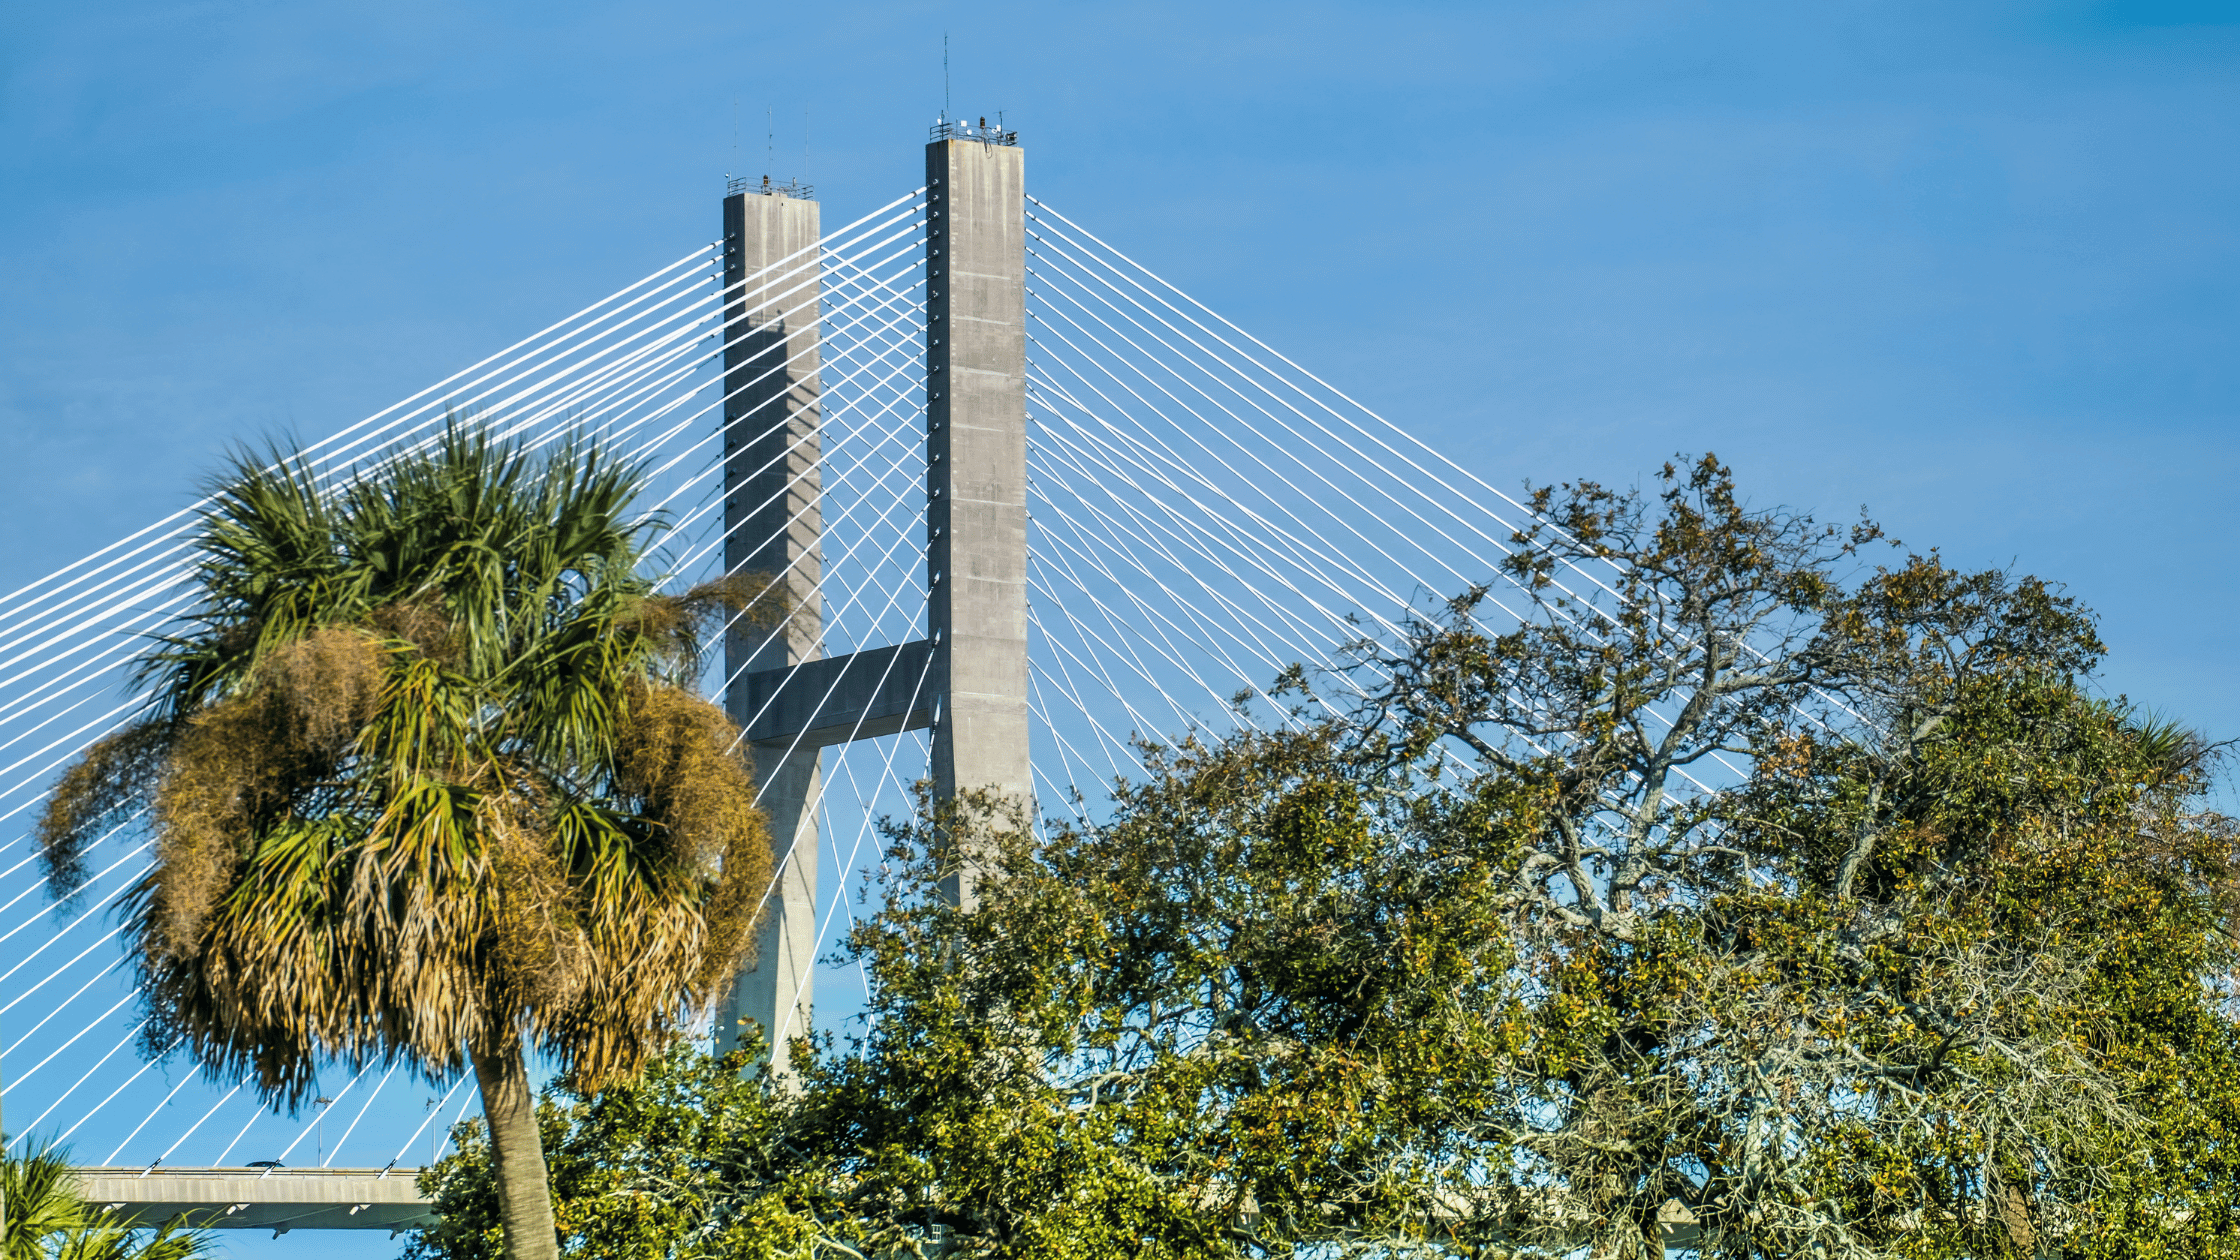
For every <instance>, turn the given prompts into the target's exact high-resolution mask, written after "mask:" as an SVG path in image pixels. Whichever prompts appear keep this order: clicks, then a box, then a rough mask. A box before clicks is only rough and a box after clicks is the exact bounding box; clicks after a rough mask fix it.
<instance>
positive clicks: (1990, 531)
mask: <svg viewBox="0 0 2240 1260" xmlns="http://www.w3.org/2000/svg"><path fill="white" fill-rule="evenodd" d="M773 12H780V13H782V12H783V11H782V10H780V9H779V8H778V7H777V6H731V5H710V4H695V3H677V2H674V0H667V2H661V3H642V4H637V5H632V6H627V7H622V6H614V7H597V6H583V5H572V4H566V3H557V4H556V3H539V4H534V5H526V4H525V5H518V6H505V5H437V4H425V3H415V2H413V0H405V2H403V3H396V2H385V3H382V4H378V5H374V4H353V3H324V4H319V5H287V4H270V3H265V4H256V3H229V4H214V3H211V4H167V3H119V4H110V5H103V6H64V5H45V6H14V7H13V8H12V9H11V10H10V11H9V15H8V16H7V18H6V19H5V22H6V26H5V28H4V37H0V67H4V70H0V73H4V80H0V277H4V279H0V441H4V442H5V448H6V451H7V457H6V459H5V460H4V461H0V533H4V537H5V539H6V546H5V548H4V549H0V589H6V588H13V587H14V586H16V585H17V584H19V583H20V582H21V581H23V580H26V579H28V578H30V577H33V576H36V575H37V574H39V573H43V572H45V571H47V570H49V569H51V568H53V567H55V566H56V565H58V564H61V563H64V562H66V561H68V560H70V559H72V558H74V557H76V556H78V555H81V554H83V553H84V552H86V551H88V550H91V549H93V548H94V547H96V546H98V545H100V544H101V543H103V542H105V541H106V540H108V539H111V538H113V537H116V536H117V535H119V534H121V533H124V532H126V531H128V530H130V529H132V528H136V527H137V526H139V525H140V524H142V523H144V522H146V521H147V520H149V519H152V518H153V517H154V516H156V515H159V514H160V513H161V512H163V511H166V510H168V509H170V508H172V507H174V506H176V505H178V504H179V503H181V502H183V501H184V499H185V498H186V496H187V494H188V488H189V486H190V484H191V483H192V481H193V480H194V478H195V477H196V476H197V475H198V474H199V473H200V472H202V471H203V470H206V469H207V468H208V467H210V464H211V461H212V458H213V456H214V454H215V452H216V451H217V450H218V449H219V448H220V447H221V446H222V445H223V444H224V443H226V442H228V441H230V440H234V439H236V438H241V437H247V436H256V435H261V434H266V433H270V432H275V431H282V430H293V431H296V432H300V433H302V434H305V435H307V436H316V435H318V434H320V433H323V432H326V431H328V430H329V429H331V428H334V427H337V426H339V425H341V424H343V423H346V422H348V421H349V420H352V419H355V418H357V417H359V416H362V415H364V414H366V413H368V412H370V411H372V410H374V409H376V408H378V407H380V406H382V405H383V404H385V403H386V402H388V401H390V400H392V399H394V398H397V397H400V396H402V395H404V394H406V393H409V392H411V391H413V390H414V389H417V388H418V387H419V386H421V385H422V384H425V383H427V382H429V381H431V380H434V379H436V378H438V377H440V376H442V375H445V374H447V373H448V372H450V371H451V370H453V369H455V368H457V367H459V366H461V365H463V364H465V363H467V362H471V361H472V360H474V359H476V358H479V357H481V355H483V354H484V353H487V352H488V351H490V350H492V349H495V348H497V347H498V346H501V345H503V344H506V343H507V342H510V341H511V340H513V339H514V338H515V337H516V336H518V335H520V334H522V333H524V332H526V331H528V330H530V329H533V328H536V327H540V326H542V325H543V324H544V323H546V322H547V321H548V320H549V319H551V318H553V317H555V316H556V315H558V314H560V313H563V312H565V311H567V310H571V309H574V307H575V306H576V305H579V304H580V303H581V302H582V301H585V300H588V299H589V298H591V297H593V296H596V295H598V294H601V293H605V292H607V291H609V290H611V289H612V288H614V287H616V286H617V285H619V284H620V283H623V282H625V281H627V280H629V279H631V278H634V277H636V276H638V275H641V274H643V273H644V272H645V271H647V270H650V269H651V268H652V267H653V266H655V265H658V264H659V263H662V262H666V261H667V260H669V259H671V258H673V257H675V256H677V255H678V254H679V253H680V252H681V251H682V250H683V249H684V248H688V247H689V246H690V245H692V244H694V243H696V242H699V241H703V240H706V239H708V238H709V236H711V235H712V234H713V228H714V225H715V216H716V198H717V193H718V188H719V181H720V179H721V177H722V176H723V175H724V174H725V173H726V172H727V171H739V172H743V173H748V174H760V173H762V171H763V168H764V166H765V165H773V166H774V168H775V171H776V173H777V174H779V175H780V176H781V177H786V176H794V175H803V176H806V177H807V178H809V179H811V180H813V181H814V182H815V183H816V184H817V185H818V186H819V188H820V190H821V195H822V198H823V200H824V201H825V203H826V205H827V206H828V209H829V212H830V213H835V214H843V215H848V214H850V213H851V211H852V209H854V208H868V207H869V206H870V205H874V204H877V203H878V202H880V201H884V200H885V199H886V198H887V197H888V196H889V195H892V193H893V192H895V191H899V190H900V189H902V188H904V187H907V186H909V184H910V183H912V182H914V179H913V176H914V174H915V165H916V163H917V145H918V143H919V141H920V139H921V137H922V136H923V134H924V133H923V131H922V127H923V126H924V124H925V123H926V122H928V121H930V120H931V118H932V116H933V114H934V112H935V111H936V110H938V109H940V108H941V105H942V66H941V44H942V36H943V34H944V32H947V33H948V35H949V39H950V45H951V63H952V75H951V78H952V83H953V87H952V99H953V100H954V102H955V106H956V108H957V110H958V111H960V112H964V113H969V114H977V113H979V112H981V111H988V112H993V111H995V110H998V109H1001V110H1004V111H1006V117H1007V118H1008V119H1009V121H1010V122H1011V123H1012V124H1014V125H1015V126H1016V127H1018V128H1019V130H1020V131H1021V133H1022V135H1023V137H1024V141H1025V143H1026V145H1027V146H1028V147H1029V150H1030V161H1031V162H1032V171H1033V182H1034V185H1035V187H1036V189H1037V192H1038V194H1039V195H1040V196H1042V197H1044V198H1045V199H1047V200H1049V201H1050V202H1051V203H1052V204H1054V205H1056V206H1058V207H1059V208H1060V209H1063V210H1065V211H1066V212H1067V213H1069V214H1072V215H1074V216H1075V217H1077V218H1081V219H1083V220H1084V221H1085V222H1088V223H1090V224H1093V225H1094V226H1096V227H1097V228H1099V229H1100V231H1101V232H1102V233H1103V234H1104V235H1105V236H1106V237H1107V238H1108V239H1110V240H1112V241H1114V242H1115V243H1116V244H1119V245H1121V246H1122V247H1123V248H1126V249H1129V250H1130V252H1132V253H1134V254H1135V255H1136V256H1137V257H1139V258H1142V259H1144V260H1145V261H1147V262H1149V263H1150V264H1151V265H1153V266H1154V267H1155V268H1157V269H1159V270H1161V271H1162V272H1163V273H1165V274H1166V275H1168V276H1169V277H1171V278H1172V279H1174V280H1176V281H1177V282H1179V283H1181V284H1182V285H1183V286H1184V287H1186V288H1189V289H1192V290H1193V291H1195V292H1197V293H1198V294H1199V295H1200V296H1202V297H1204V298H1206V299H1207V300H1208V301H1209V302H1210V303H1211V304H1212V305H1214V306H1215V307H1217V308H1219V309H1221V310H1223V311H1225V312H1226V313H1228V314H1230V315H1231V316H1232V317H1234V318H1236V319H1237V320H1239V321H1240V322H1241V323H1243V324H1245V325H1246V326H1248V327H1250V328H1252V329H1254V330H1255V331H1257V332H1258V333H1260V334H1261V335H1262V336H1264V337H1265V338H1267V339H1268V340H1269V341H1271V342H1272V343H1274V344H1275V345H1277V346H1278V347H1281V348H1283V349H1285V350H1287V351H1289V352H1291V353H1292V354H1293V355H1294V356H1295V357H1297V358H1299V359H1300V360H1301V361H1303V362H1305V363H1307V364H1309V365H1311V366H1314V367H1315V368H1317V369H1318V370H1320V371H1323V372H1324V373H1325V374H1327V375H1329V376H1330V377H1331V378H1332V379H1333V380H1334V381H1335V382H1337V383H1339V384H1341V385H1343V386H1345V387H1347V388H1349V389H1350V390H1351V391H1352V392H1354V393H1356V394H1357V395H1361V396H1373V397H1374V398H1375V399H1376V400H1377V401H1378V402H1379V403H1380V404H1381V406H1382V407H1383V409H1384V410H1385V411H1386V413H1387V414H1388V415H1390V416H1392V417H1393V418H1394V419H1396V420H1398V421H1400V422H1401V423H1403V424H1405V425H1408V426H1410V427H1412V428H1414V429H1415V430H1416V431H1418V432H1420V433H1422V434H1424V435H1425V436H1426V437H1428V438H1430V439H1431V440H1433V441H1434V442H1436V443H1438V444H1439V445H1441V446H1442V447H1443V448H1444V449H1446V450H1448V451H1450V452H1452V453H1454V454H1456V455H1457V457H1459V458H1463V459H1464V462H1466V463H1467V464H1469V465H1470V466H1471V467H1473V468H1474V469H1476V470H1478V471H1480V472H1482V473H1484V474H1486V475H1487V476H1488V478H1489V479H1491V480H1494V481H1496V482H1498V483H1501V484H1514V483H1516V482H1519V481H1521V480H1523V479H1524V478H1526V477H1531V478H1535V479H1538V480H1543V481H1545V480H1549V479H1554V478H1562V477H1569V476H1576V475H1592V476H1595V477H1600V478H1604V479H1612V480H1631V479H1633V478H1634V477H1636V476H1638V475H1640V474H1641V473H1642V471H1643V470H1645V469H1649V468H1652V467H1654V466H1655V465H1656V464H1657V463H1658V462H1659V461H1661V460H1662V459H1663V458H1665V457H1666V456H1668V455H1670V454H1672V453H1673V452H1675V451H1681V450H1687V451H1700V450H1704V449H1711V450H1716V451H1717V452H1718V453H1719V454H1721V455H1722V456H1725V457H1727V458H1728V459H1729V460H1731V461H1732V462H1733V463H1734V464H1735V466H1736V467H1737V469H1738V470H1739V472H1740V474H1741V476H1742V477H1743V479H1744V483H1745V485H1746V486H1747V487H1748V488H1749V489H1750V491H1751V493H1752V494H1753V496H1754V497H1755V498H1756V500H1757V501H1759V502H1761V503H1774V502H1783V503H1789V504H1795V505H1800V506H1806V507H1811V508H1814V509H1817V510H1820V511H1823V512H1825V513H1828V514H1830V515H1836V516H1849V515H1850V514H1852V513H1854V512H1855V511H1856V510H1857V508H1858V506H1859V505H1860V504H1861V503H1865V504H1868V505H1870V506H1871V507H1872V508H1873V509H1874V510H1875V512H1876V513H1877V515H1879V516H1880V517H1881V518H1883V519H1884V520H1885V521H1887V522H1888V523H1889V524H1890V526H1891V527H1892V530H1893V532H1894V533H1896V534H1897V535H1898V536H1900V537H1902V538H1904V539H1906V540H1907V541H1908V542H1909V543H1914V544H1919V545H1938V546H1941V547H1942V548H1943V549H1944V550H1945V552H1946V554H1947V555H1949V556H1951V557H1953V558H1954V559H1956V560H1960V561H1963V562H1966V563H1970V564H2002V565H2003V564H2012V565H2015V566H2017V567H2019V568H2022V569H2025V570H2030V571H2033V572H2039V573H2044V574H2047V575H2050V576H2053V577H2057V578H2059V579H2061V580H2063V581H2065V582H2067V583H2068V584H2069V586H2070V587H2071V589H2072V590H2073V591H2075V592H2076V593H2077V594H2079V595H2081V596H2083V597H2085V598H2086V599H2088V600H2089V601H2090V602H2092V603H2093V604H2095V605H2096V606H2098V607H2099V608H2100V609H2101V610H2102V611H2103V612H2104V613H2105V614H2106V616H2107V619H2108V629H2109V638H2110V642H2111V644H2112V645H2113V647H2114V648H2115V655H2114V656H2113V658H2112V659H2111V662H2110V668H2109V674H2108V679H2109V685H2110V686H2111V687H2112V688H2114V689H2117V690H2122V691H2126V692H2129V693H2131V694H2133V695H2134V696H2136V697H2138V698H2141V699H2144V700H2148V701H2151V702H2153V703H2156V704H2160V705H2164V706H2166V707H2170V708H2172V709H2174V710H2176V711H2178V712H2181V713H2183V714H2184V715H2186V716H2188V717H2190V718H2193V719H2194V720H2197V721H2199V722H2201V723H2204V724H2206V725H2207V726H2209V727H2210V728H2211V729H2212V730H2215V731H2218V732H2222V733H2226V734H2240V683H2236V682H2235V680H2234V679H2233V677H2232V675H2231V672H2230V671H2229V670H2228V669H2227V668H2226V662H2227V660H2228V659H2229V657H2230V655H2231V653H2232V650H2233V649H2234V647H2235V646H2240V643H2236V639H2240V636H2236V635H2235V633H2234V632H2233V631H2232V630H2231V629H2230V628H2229V627H2230V625H2231V621H2232V619H2231V617H2230V615H2229V614H2230V613H2231V611H2232V600H2231V597H2230V596H2228V595H2227V594H2226V593H2225V592H2226V588H2227V583H2226V582H2225V581H2224V580H2223V578H2224V571H2225V566H2224V564H2223V558H2224V552H2225V548H2226V545H2227V540H2228V539H2230V538H2231V537H2233V535H2234V533H2235V530H2234V528H2233V527H2234V525H2235V524H2236V523H2240V509H2236V508H2235V507H2234V506H2233V500H2232V498H2231V496H2230V495H2229V494H2228V493H2227V492H2226V487H2227V485H2228V483H2229V482H2230V481H2231V478H2232V474H2233V473H2234V471H2235V469H2236V463H2240V438H2236V436H2235V427H2234V425H2233V423H2232V422H2233V420H2234V411H2235V400H2236V399H2240V389H2236V385H2240V355H2236V354H2235V353H2234V351H2235V349H2236V345H2235V336H2236V333H2240V302H2236V297H2240V284H2236V282H2240V226H2236V224H2240V219H2236V216H2235V211H2236V210H2240V164H2236V163H2234V162H2233V161H2232V159H2231V155H2232V154H2233V153H2235V152H2240V143H2236V141H2240V135H2236V134H2235V133H2236V131H2240V110H2236V109H2235V106H2236V104H2240V100H2236V98H2235V87H2236V84H2240V59H2236V57H2235V52H2236V50H2240V26H2236V25H2235V19H2236V18H2240V6H2236V5H2234V4H2231V3H2220V4H2208V3H2180V2H2178V0H2147V2H2143V3H2098V4H2096V3H2086V2H2083V0H2077V2H2073V3H2060V4H2018V3H1976V4H1968V5H1952V4H1941V3H1938V4H1931V3H1921V4H1893V3H1888V2H1879V3H1873V4H1854V3H1829V4H1818V5H1795V4H1772V3H1768V4H1751V3H1723V4H1703V3H1694V4H1691V3H1670V2H1663V3H1562V4H1545V5H1516V4H1488V3H1471V4H1379V5H1366V4H1331V3H1307V4H1289V5H1256V4H1207V3H1192V4H1179V3H1177V4H1160V3H1149V4H1103V5H1099V4H1069V5H1035V6H1026V5H1016V4H1004V3H989V4H976V5H971V6H949V5H942V4H933V3H896V4H826V5H818V6H800V7H798V8H796V9H794V10H793V11H792V13H793V14H794V15H795V16H783V15H781V16H777V17H771V16H768V15H769V14H771V13H773ZM735 101H736V105H734V102H735ZM805 113H806V117H807V121H808V136H807V143H808V152H807V156H806V158H804V157H803V156H802V146H803V134H802V131H803V128H802V121H803V118H804V114H805ZM768 118H774V119H775V130H776V132H777V136H776V140H775V150H776V159H775V162H774V163H766V161H765V151H766V143H765V139H764V136H765V132H766V130H767V127H766V122H765V120H766V119H768Z"/></svg>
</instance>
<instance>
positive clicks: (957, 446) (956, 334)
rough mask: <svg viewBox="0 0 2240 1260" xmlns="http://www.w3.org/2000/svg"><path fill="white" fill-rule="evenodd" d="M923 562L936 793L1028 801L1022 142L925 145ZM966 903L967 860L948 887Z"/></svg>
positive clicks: (1028, 805)
mask: <svg viewBox="0 0 2240 1260" xmlns="http://www.w3.org/2000/svg"><path fill="white" fill-rule="evenodd" d="M926 202H927V212H928V213H927V243H926V265H927V271H926V274H927V303H926V305H927V320H926V339H927V345H926V371H927V376H926V393H927V406H926V413H927V424H926V427H927V433H926V458H927V461H928V467H927V472H926V493H927V504H926V525H927V533H928V545H927V548H926V574H927V578H928V579H929V581H930V582H931V584H932V585H931V590H932V597H933V606H932V610H931V614H930V616H929V618H928V620H929V621H930V623H931V624H930V625H929V627H928V629H929V632H930V635H931V637H932V638H933V640H934V664H933V677H934V682H935V687H936V691H935V695H936V725H935V727H934V739H933V779H934V791H935V793H936V795H937V796H939V797H941V798H943V799H948V798H952V797H955V796H956V795H957V794H958V793H959V792H960V791H971V790H975V789H984V790H986V791H988V792H990V793H991V794H992V795H994V796H995V797H996V798H998V799H999V800H1002V801H1008V802H1011V803H1014V804H1016V805H1018V806H1020V807H1022V808H1025V809H1027V810H1030V811H1031V810H1032V808H1033V801H1034V779H1033V775H1032V772H1031V770H1030V768H1029V763H1028V757H1027V419H1026V417H1027V381H1026V323H1027V314H1026V154H1025V153H1024V151H1022V150H1020V149H1018V148H1016V147H1011V146H1003V145H995V144H988V143H983V142H980V141H977V140H954V139H951V140H936V141H934V142H933V143H932V144H929V145H927V146H926ZM946 891H947V892H948V893H949V895H950V896H951V897H952V898H954V899H955V900H956V901H957V902H958V903H959V904H964V905H969V904H971V903H972V901H973V891H972V880H971V875H970V871H969V869H967V870H966V871H964V872H961V873H960V874H959V875H958V876H957V877H955V878H954V879H952V880H951V881H950V883H949V887H948V888H947V890H946Z"/></svg>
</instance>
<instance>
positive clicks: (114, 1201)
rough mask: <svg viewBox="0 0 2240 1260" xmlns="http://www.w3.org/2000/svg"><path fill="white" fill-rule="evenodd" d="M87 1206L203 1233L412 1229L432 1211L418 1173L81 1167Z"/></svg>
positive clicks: (127, 1219)
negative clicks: (182, 1224)
mask: <svg viewBox="0 0 2240 1260" xmlns="http://www.w3.org/2000/svg"><path fill="white" fill-rule="evenodd" d="M77 1172H78V1186H79V1189H80V1192H81V1193H83V1194H84V1195H85V1198H86V1201H87V1202H88V1203H92V1204H94V1205H96V1206H105V1207H107V1208H109V1209H110V1210H112V1211H114V1212H115V1213H116V1214H117V1216H118V1218H119V1219H120V1220H121V1221H122V1222H124V1223H127V1224H133V1225H155V1224H159V1223H161V1222H163V1221H168V1220H171V1219H172V1218H174V1217H177V1216H181V1215H184V1216H185V1217H186V1218H187V1223H189V1224H193V1225H196V1226H201V1227H203V1228H208V1229H269V1230H272V1231H274V1234H275V1236H277V1235H278V1234H283V1233H286V1232H287V1231H289V1230H291V1229H386V1230H390V1231H392V1232H393V1231H396V1230H400V1229H414V1228H418V1227H419V1226H422V1225H432V1224H434V1223H435V1219H436V1217H435V1206H434V1204H432V1203H431V1202H430V1201H429V1200H428V1199H427V1198H425V1197H423V1196H422V1195H421V1193H420V1191H419V1190H418V1189H417V1188H416V1187H415V1186H414V1185H413V1179H414V1178H415V1177H417V1176H418V1175H419V1173H420V1170H419V1169H417V1168H392V1169H389V1170H387V1171H386V1172H384V1171H383V1170H382V1169H379V1168H157V1169H154V1170H149V1169H144V1168H137V1167H133V1168H80V1169H78V1170H77Z"/></svg>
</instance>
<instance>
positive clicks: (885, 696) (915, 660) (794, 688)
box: [746, 639, 933, 751]
mask: <svg viewBox="0 0 2240 1260" xmlns="http://www.w3.org/2000/svg"><path fill="white" fill-rule="evenodd" d="M932 650H933V645H932V644H930V643H928V642H927V641H926V640H924V639H919V640H916V641H915V642H911V643H901V644H897V645H895V646H894V647H883V648H866V649H864V650H863V651H861V652H851V653H849V654H848V655H846V656H828V657H825V658H823V659H822V660H814V661H803V662H802V663H801V664H799V665H794V666H790V667H787V668H784V669H765V670H758V671H756V672H755V673H752V674H749V675H747V679H746V683H747V704H746V711H747V712H748V713H751V714H757V715H759V716H757V717H755V718H754V722H753V725H751V726H749V727H748V728H747V739H748V740H749V741H751V742H753V743H755V744H759V745H764V746H769V745H775V746H777V747H778V748H779V749H780V750H781V751H782V750H784V749H785V748H787V747H789V746H793V745H794V743H795V740H796V739H798V740H799V741H800V742H799V747H801V748H804V749H808V748H822V747H824V746H826V745H828V744H845V743H847V742H848V741H849V740H852V739H877V738H878V737H879V736H881V735H893V734H895V733H897V732H900V731H915V730H918V729H920V728H922V727H926V726H930V725H932V723H933V689H932V687H931V686H930V685H928V684H927V681H926V656H927V654H928V653H930V652H931V651H932Z"/></svg>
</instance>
